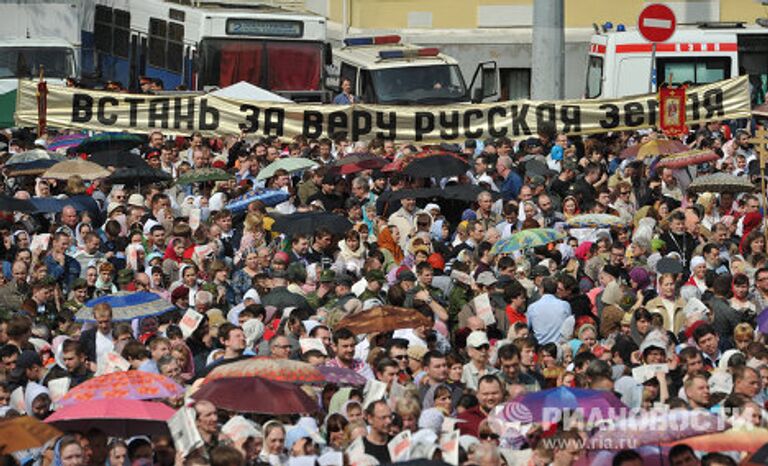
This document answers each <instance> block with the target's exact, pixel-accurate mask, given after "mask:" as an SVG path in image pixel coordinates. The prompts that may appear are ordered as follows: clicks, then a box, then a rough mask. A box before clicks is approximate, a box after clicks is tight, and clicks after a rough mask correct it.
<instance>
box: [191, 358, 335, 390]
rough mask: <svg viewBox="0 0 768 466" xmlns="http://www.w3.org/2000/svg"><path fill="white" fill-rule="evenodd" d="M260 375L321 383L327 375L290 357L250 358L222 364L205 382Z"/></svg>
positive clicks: (261, 376)
mask: <svg viewBox="0 0 768 466" xmlns="http://www.w3.org/2000/svg"><path fill="white" fill-rule="evenodd" d="M237 377H241V378H242V377H260V378H263V379H268V380H274V381H276V382H290V383H300V384H304V383H321V382H325V376H324V375H323V373H322V372H320V370H319V369H318V368H316V367H315V366H313V365H311V364H307V363H305V362H300V361H293V360H290V359H272V358H263V357H257V358H248V359H242V360H240V361H237V362H233V363H230V364H222V365H220V366H218V367H216V368H215V369H213V370H212V371H211V373H210V374H208V376H207V377H206V378H205V381H204V382H203V383H204V384H207V383H210V382H212V381H214V380H219V379H230V378H237Z"/></svg>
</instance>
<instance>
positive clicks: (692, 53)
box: [585, 23, 768, 103]
mask: <svg viewBox="0 0 768 466" xmlns="http://www.w3.org/2000/svg"><path fill="white" fill-rule="evenodd" d="M606 29H608V28H606V27H605V26H604V27H603V30H606ZM653 55H654V51H653V45H652V44H651V43H650V42H648V41H647V40H645V39H644V38H643V37H642V36H641V35H640V32H639V31H637V30H626V29H625V28H624V26H623V25H618V26H617V27H616V30H615V31H613V30H612V28H611V29H608V32H604V33H601V34H595V35H593V36H592V38H591V40H590V45H589V57H588V63H587V80H586V81H587V82H586V93H585V97H587V98H592V99H597V98H600V99H603V98H606V99H607V98H616V97H623V96H627V95H637V94H646V93H649V92H655V91H656V89H657V84H658V83H669V84H672V85H680V84H683V83H689V84H693V85H696V84H707V83H711V82H715V81H719V80H723V79H728V78H733V77H736V76H739V75H742V74H749V75H750V82H751V84H752V88H753V99H755V100H756V101H757V103H762V101H763V100H764V89H765V88H766V85H767V83H768V29H766V28H763V27H760V26H757V25H754V26H753V25H750V26H747V25H745V23H702V24H699V25H697V26H681V27H678V28H677V30H676V31H675V33H674V35H673V36H672V37H671V38H670V39H669V40H668V41H667V42H663V43H657V44H656V50H655V59H654V60H653V64H652V63H651V61H652V60H651V58H652V56H653Z"/></svg>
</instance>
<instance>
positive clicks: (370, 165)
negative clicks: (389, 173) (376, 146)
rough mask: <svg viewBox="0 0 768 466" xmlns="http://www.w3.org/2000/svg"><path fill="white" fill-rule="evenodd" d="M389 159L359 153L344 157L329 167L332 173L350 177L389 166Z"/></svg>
mask: <svg viewBox="0 0 768 466" xmlns="http://www.w3.org/2000/svg"><path fill="white" fill-rule="evenodd" d="M387 162H388V161H387V159H385V158H382V157H377V156H375V155H372V154H366V153H357V154H349V155H347V156H346V157H342V158H340V159H338V160H337V161H336V162H334V163H333V164H332V165H329V167H328V168H329V169H330V170H331V172H332V173H338V174H340V175H349V174H352V173H357V172H361V171H363V170H376V169H379V168H382V167H384V166H385V165H387Z"/></svg>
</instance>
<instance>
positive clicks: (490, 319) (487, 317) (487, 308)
mask: <svg viewBox="0 0 768 466" xmlns="http://www.w3.org/2000/svg"><path fill="white" fill-rule="evenodd" d="M472 305H473V306H474V307H475V314H477V317H479V318H480V319H482V320H483V322H485V325H493V324H495V323H496V317H495V316H494V315H493V307H491V299H490V297H489V295H488V293H483V294H480V295H477V296H476V297H475V299H473V300H472Z"/></svg>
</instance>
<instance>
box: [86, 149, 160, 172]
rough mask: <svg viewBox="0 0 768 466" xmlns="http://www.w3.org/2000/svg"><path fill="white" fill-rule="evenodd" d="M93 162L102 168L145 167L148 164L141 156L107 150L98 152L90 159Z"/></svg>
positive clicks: (123, 151)
mask: <svg viewBox="0 0 768 466" xmlns="http://www.w3.org/2000/svg"><path fill="white" fill-rule="evenodd" d="M88 160H90V161H91V162H94V163H98V164H99V165H101V166H102V167H115V168H123V167H143V166H145V165H146V164H147V162H145V161H144V159H143V158H141V156H140V155H139V154H136V153H134V152H130V151H126V150H105V151H100V152H96V153H95V154H93V155H92V156H90V157H89V159H88Z"/></svg>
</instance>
